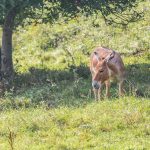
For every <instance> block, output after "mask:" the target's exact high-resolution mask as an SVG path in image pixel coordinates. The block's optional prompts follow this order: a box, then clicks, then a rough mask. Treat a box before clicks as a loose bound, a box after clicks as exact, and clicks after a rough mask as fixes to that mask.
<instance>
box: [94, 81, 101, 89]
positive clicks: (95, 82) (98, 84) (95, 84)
mask: <svg viewBox="0 0 150 150" xmlns="http://www.w3.org/2000/svg"><path fill="white" fill-rule="evenodd" d="M92 86H93V88H94V89H99V88H100V87H101V84H100V83H99V82H97V81H95V80H93V81H92Z"/></svg>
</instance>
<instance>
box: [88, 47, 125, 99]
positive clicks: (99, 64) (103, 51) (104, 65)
mask: <svg viewBox="0 0 150 150" xmlns="http://www.w3.org/2000/svg"><path fill="white" fill-rule="evenodd" d="M90 71H91V74H92V86H93V90H94V95H95V99H96V100H99V99H100V98H101V86H102V84H103V83H105V85H106V97H109V96H110V85H111V83H110V80H111V79H114V78H116V79H117V82H118V83H119V96H121V95H123V93H124V90H123V82H124V80H125V67H124V63H123V61H122V59H121V56H120V55H119V53H117V52H115V51H113V50H111V49H109V48H105V47H98V48H96V49H95V50H94V52H93V53H92V54H91V58H90Z"/></svg>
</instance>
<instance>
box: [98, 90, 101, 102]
mask: <svg viewBox="0 0 150 150" xmlns="http://www.w3.org/2000/svg"><path fill="white" fill-rule="evenodd" d="M98 100H101V88H99V89H98Z"/></svg>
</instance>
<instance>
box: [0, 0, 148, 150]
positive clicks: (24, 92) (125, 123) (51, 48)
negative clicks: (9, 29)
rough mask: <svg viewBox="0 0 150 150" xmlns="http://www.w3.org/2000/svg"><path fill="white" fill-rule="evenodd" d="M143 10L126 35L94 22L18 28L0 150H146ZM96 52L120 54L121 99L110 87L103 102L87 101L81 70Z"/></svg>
mask: <svg viewBox="0 0 150 150" xmlns="http://www.w3.org/2000/svg"><path fill="white" fill-rule="evenodd" d="M149 7H150V3H149V1H148V0H147V1H144V2H141V3H140V5H139V8H138V9H139V10H144V18H142V19H141V20H140V21H138V22H135V23H131V24H129V25H128V27H119V26H117V25H111V26H108V25H106V24H105V22H104V20H103V19H102V16H101V14H93V15H91V16H88V17H86V15H85V14H78V15H77V16H76V18H72V19H70V20H69V21H67V22H66V21H65V18H60V19H59V20H58V21H57V22H55V23H54V24H49V23H47V24H39V25H35V24H32V25H29V26H26V27H24V28H23V27H18V28H17V30H16V31H15V33H14V37H13V47H14V49H13V62H14V69H15V74H14V79H13V80H12V81H11V84H10V85H8V86H10V88H9V89H8V90H6V91H5V93H4V94H3V95H1V97H0V150H7V149H8V150H9V149H11V150H49V149H52V150H79V149H85V150H88V149H89V150H91V149H94V150H99V149H102V150H103V149H108V150H117V149H118V150H122V149H125V150H148V149H149V148H150V42H149V41H150V36H149V35H150V24H149V22H150V16H149V14H150V9H149ZM0 39H1V38H0ZM96 46H106V47H109V48H112V49H114V50H116V51H118V52H119V53H120V54H121V56H122V58H123V61H124V64H125V67H126V70H127V77H126V81H125V89H126V93H125V96H124V97H122V98H118V94H117V92H118V88H117V85H116V83H112V86H111V98H110V99H106V98H104V99H103V100H101V101H99V102H95V101H94V97H93V93H92V87H91V75H90V72H89V67H88V66H89V56H90V53H91V52H92V51H93V49H94V48H95V47H96ZM103 91H104V88H103Z"/></svg>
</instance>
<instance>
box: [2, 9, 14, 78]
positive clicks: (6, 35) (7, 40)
mask: <svg viewBox="0 0 150 150" xmlns="http://www.w3.org/2000/svg"><path fill="white" fill-rule="evenodd" d="M15 16H16V8H15V7H14V8H12V9H11V10H10V11H9V12H8V14H7V15H6V16H5V22H4V25H3V33H2V49H1V71H2V73H3V75H4V76H8V77H10V76H11V75H12V74H13V62H12V34H13V27H14V19H15Z"/></svg>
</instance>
